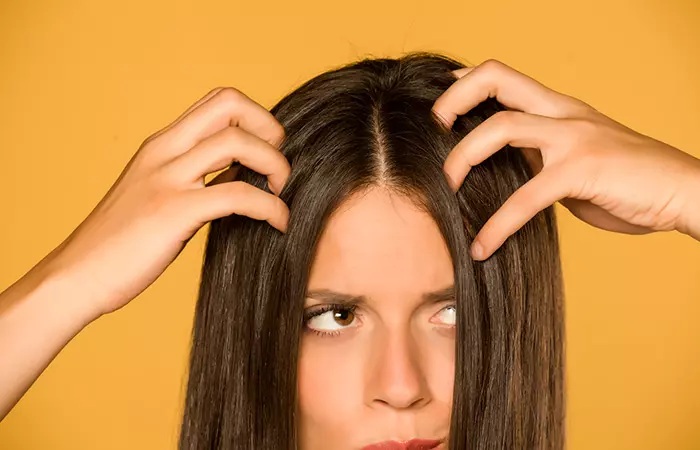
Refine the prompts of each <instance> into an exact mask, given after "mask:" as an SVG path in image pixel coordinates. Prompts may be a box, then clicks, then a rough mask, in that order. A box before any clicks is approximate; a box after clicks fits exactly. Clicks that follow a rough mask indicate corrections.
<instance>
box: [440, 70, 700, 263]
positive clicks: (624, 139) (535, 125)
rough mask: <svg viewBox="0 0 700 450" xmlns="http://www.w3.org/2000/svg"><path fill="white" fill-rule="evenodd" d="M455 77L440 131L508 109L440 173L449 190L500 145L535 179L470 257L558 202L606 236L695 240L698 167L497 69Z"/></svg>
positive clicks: (699, 223) (489, 250)
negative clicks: (461, 118)
mask: <svg viewBox="0 0 700 450" xmlns="http://www.w3.org/2000/svg"><path fill="white" fill-rule="evenodd" d="M453 73H454V74H455V75H456V76H457V77H458V79H457V81H455V83H454V84H453V85H452V86H450V87H449V88H448V89H447V90H446V91H445V92H444V93H443V94H442V95H441V96H440V97H439V98H438V99H437V101H436V102H435V104H434V105H433V112H434V113H435V114H436V115H437V116H438V117H439V118H440V119H442V121H443V122H444V123H445V124H446V126H447V127H452V124H453V123H454V121H455V119H456V117H457V116H458V115H461V114H465V113H466V112H467V111H469V110H470V109H472V108H473V107H475V106H476V105H478V104H479V103H481V102H482V101H484V100H486V99H487V98H489V97H495V98H496V99H497V100H498V101H499V102H500V103H501V104H503V105H505V106H506V107H508V108H512V110H508V111H499V112H497V113H495V114H494V115H493V116H491V117H489V118H488V119H487V120H485V121H484V122H483V123H481V124H479V125H478V126H477V127H476V128H474V130H472V131H471V132H470V133H469V134H467V136H465V137H464V139H463V140H462V141H461V142H460V143H459V144H457V146H455V148H454V149H453V150H452V151H451V152H450V154H449V155H448V157H447V159H446V160H445V163H444V171H445V174H446V175H447V179H448V182H449V184H450V186H451V187H452V188H453V190H454V191H455V192H456V191H457V190H458V189H459V187H460V186H461V185H462V183H463V182H464V179H465V177H466V176H467V174H468V173H469V170H470V169H471V167H472V166H474V165H476V164H479V163H480V162H482V161H484V160H485V159H486V158H488V157H489V156H491V155H492V154H494V153H495V152H497V151H498V150H500V149H502V148H503V147H505V146H506V145H507V144H509V145H511V146H513V147H520V148H522V149H523V151H524V152H525V156H526V157H527V159H528V161H529V162H530V164H531V165H532V167H533V168H534V170H535V173H536V175H535V176H534V177H533V178H532V179H531V180H529V181H528V182H527V183H525V184H524V185H523V186H521V187H520V188H519V189H518V190H516V191H515V192H514V193H513V195H511V196H510V197H509V198H508V200H507V201H506V202H505V203H504V204H503V205H502V206H501V207H500V209H499V210H498V211H496V213H495V214H494V215H493V216H492V217H491V218H490V219H489V220H488V221H487V222H486V224H484V226H483V227H482V229H481V230H480V231H479V233H478V235H477V236H476V238H475V239H474V243H473V244H472V248H471V253H472V257H474V258H475V259H486V258H488V257H489V256H490V255H492V254H493V253H494V252H495V251H496V250H497V249H498V248H499V247H500V246H501V245H502V244H503V242H504V241H505V240H506V239H507V238H508V237H510V236H511V235H512V234H513V233H515V232H516V231H517V230H518V229H520V228H521V227H522V226H523V225H524V224H525V223H527V222H528V221H529V220H530V219H531V218H532V217H534V216H535V215H536V214H537V213H538V212H540V211H542V210H543V209H545V208H547V207H548V206H550V205H552V204H553V203H555V202H556V201H559V202H560V203H561V204H562V205H564V206H565V207H566V208H567V209H568V210H569V211H571V212H572V213H573V214H574V215H575V216H576V217H578V218H579V219H581V220H583V221H584V222H587V223H589V224H591V225H593V226H595V227H598V228H601V229H604V230H609V231H615V232H619V233H627V234H646V233H651V232H654V231H672V230H678V231H680V232H681V233H684V234H688V235H690V236H692V237H694V238H695V239H698V240H700V159H697V158H695V157H693V156H691V155H689V154H687V153H684V152H682V151H681V150H679V149H677V148H675V147H672V146H670V145H668V144H665V143H663V142H660V141H658V140H656V139H653V138H651V137H649V136H645V135H643V134H640V133H638V132H636V131H634V130H631V129H630V128H628V127H626V126H624V125H622V124H621V123H619V122H616V121H614V120H613V119H611V118H609V117H607V116H605V115H604V114H602V113H600V112H599V111H597V110H596V109H594V108H593V107H591V106H590V105H588V104H587V103H585V102H583V101H581V100H579V99H577V98H574V97H571V96H568V95H566V94H562V93H560V92H557V91H554V90H552V89H550V88H548V87H546V86H544V85H543V84H541V83H539V82H538V81H536V80H534V79H533V78H530V77H528V76H527V75H524V74H523V73H521V72H518V71H516V70H515V69H513V68H511V67H509V66H507V65H505V64H503V63H501V62H499V61H497V60H487V61H485V62H483V63H481V64H479V65H477V66H475V67H468V68H463V69H458V70H456V71H454V72H453ZM467 182H468V181H467ZM479 246H481V247H482V250H483V251H482V252H481V253H480V254H479V249H478V247H479Z"/></svg>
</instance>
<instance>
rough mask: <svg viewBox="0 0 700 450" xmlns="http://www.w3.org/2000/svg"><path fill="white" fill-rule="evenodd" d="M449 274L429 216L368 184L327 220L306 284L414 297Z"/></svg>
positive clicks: (448, 279) (449, 277) (444, 249)
mask: <svg viewBox="0 0 700 450" xmlns="http://www.w3.org/2000/svg"><path fill="white" fill-rule="evenodd" d="M453 279H454V278H453V269H452V260H451V258H450V255H449V251H448V249H447V246H446V244H445V241H444V239H443V237H442V234H441V233H440V231H439V229H438V227H437V224H436V223H435V221H434V220H433V219H432V217H430V215H428V214H427V213H426V212H424V211H422V210H420V209H419V207H418V206H416V205H415V203H413V202H412V201H411V200H410V199H409V198H406V197H405V196H403V195H401V194H397V193H395V192H391V191H389V190H387V189H384V188H380V187H373V188H371V189H369V190H365V191H362V192H359V193H357V194H355V195H353V196H351V197H350V198H348V199H347V200H346V201H345V202H343V204H342V205H341V206H340V207H339V208H338V209H337V210H336V211H335V212H334V214H333V215H332V216H331V218H330V219H329V221H328V224H327V226H326V228H325V230H324V231H323V233H322V235H321V239H320V241H319V244H318V247H317V250H316V255H315V259H314V263H313V266H312V269H311V277H310V279H309V289H322V288H325V289H333V290H336V291H340V292H344V293H348V294H354V295H366V296H369V297H372V298H374V297H377V298H396V297H399V296H404V297H405V296H411V297H415V298H416V299H418V297H419V296H421V295H422V294H423V292H428V291H433V290H435V289H438V288H442V287H445V286H447V285H449V284H451V283H452V282H453Z"/></svg>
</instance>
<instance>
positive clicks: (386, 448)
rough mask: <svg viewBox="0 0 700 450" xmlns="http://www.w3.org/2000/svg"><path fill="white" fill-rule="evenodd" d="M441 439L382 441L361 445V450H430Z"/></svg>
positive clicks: (437, 444) (440, 442)
mask: <svg viewBox="0 0 700 450" xmlns="http://www.w3.org/2000/svg"><path fill="white" fill-rule="evenodd" d="M442 442H443V440H435V439H411V440H408V441H383V442H377V443H375V444H370V445H366V446H364V447H362V450H430V449H434V448H436V447H437V446H439V445H440V444H442Z"/></svg>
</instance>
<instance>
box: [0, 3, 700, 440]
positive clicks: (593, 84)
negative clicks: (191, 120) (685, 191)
mask: <svg viewBox="0 0 700 450" xmlns="http://www.w3.org/2000/svg"><path fill="white" fill-rule="evenodd" d="M698 23H700V3H698V2H697V0H685V1H683V0H656V1H651V0H650V1H644V2H642V1H639V0H626V1H625V0H588V1H586V2H562V1H559V0H548V1H535V0H533V1H521V0H502V1H498V2H487V1H479V2H476V1H469V0H443V1H441V2H426V1H423V0H382V1H376V0H353V1H352V2H331V1H319V0H297V1H281V0H277V1H276V2H275V1H273V2H270V1H259V2H247V1H246V2H243V1H239V0H234V1H231V0H229V1H212V0H209V1H197V2H194V1H179V0H177V1H176V0H169V1H160V0H159V1H152V0H151V1H145V2H144V1H136V0H121V1H100V2H84V1H81V2H78V1H63V2H60V4H59V2H49V1H33V2H9V1H7V0H5V1H2V2H0V69H1V70H0V98H1V99H2V102H3V105H2V106H3V107H2V108H0V205H1V207H2V209H1V211H2V212H1V213H0V214H1V215H2V217H1V218H2V220H0V253H1V255H2V257H0V290H3V289H5V288H6V287H8V286H9V285H10V284H12V283H13V282H14V281H15V280H16V279H18V278H19V277H21V276H22V275H23V274H24V273H26V272H27V271H28V270H29V269H30V268H31V267H32V266H33V265H34V264H36V262H38V261H39V260H40V259H41V258H42V257H43V256H44V255H46V254H47V253H48V252H49V251H51V250H52V249H53V248H54V247H55V246H57V245H58V244H59V243H60V242H61V241H62V240H63V239H64V238H65V237H66V236H67V235H68V234H69V233H70V232H71V231H72V230H73V229H74V228H75V227H76V226H77V225H78V224H79V223H80V222H81V221H82V220H83V219H84V218H85V216H86V215H87V214H88V213H89V212H90V211H91V210H92V208H93V207H94V206H95V205H96V204H97V203H98V202H99V200H100V199H101V198H102V196H103V195H104V194H105V193H106V192H107V190H108V189H109V187H110V186H111V185H112V183H113V182H114V181H115V180H116V177H117V176H118V175H119V173H120V172H121V170H122V169H123V167H124V166H125V165H126V163H127V162H128V160H129V159H130V157H131V156H132V155H133V153H134V152H135V151H136V149H137V148H138V146H139V145H140V144H141V142H142V141H143V140H144V139H145V138H146V137H147V136H148V135H150V134H151V133H153V132H155V131H156V130H158V129H160V128H161V127H163V126H165V125H166V124H168V123H170V122H171V121H172V120H174V119H175V118H176V117H177V116H178V115H179V114H180V113H181V112H183V111H184V110H185V109H186V108H187V107H188V106H189V105H190V104H191V103H193V102H194V101H195V100H197V99H198V98H199V97H201V96H202V95H204V94H205V93H206V92H208V91H209V90H210V89H211V88H213V87H215V86H220V85H230V86H235V87H237V88H239V89H241V90H242V91H244V92H245V93H247V94H248V95H249V96H251V97H252V98H253V99H255V100H257V101H258V102H260V103H262V104H263V105H265V106H267V107H270V106H272V105H273V104H274V103H275V102H276V101H277V100H278V99H280V98H281V97H282V95H283V94H285V93H287V92H288V91H290V90H291V89H293V88H294V87H295V86H297V85H298V84H300V83H301V82H303V81H305V80H306V79H308V78H309V77H311V76H313V75H316V74H318V73H320V72H322V71H325V70H327V69H329V68H331V67H334V66H337V65H340V64H343V63H346V62H349V61H351V60H355V59H357V58H360V57H363V56H397V55H399V54H401V53H402V52H405V51H409V50H435V51H440V52H444V53H447V54H448V55H451V56H455V57H458V58H461V59H463V60H465V61H467V62H469V63H472V64H475V63H478V62H481V61H483V60H485V59H488V58H496V59H500V60H502V61H503V62H505V63H507V64H509V65H511V66H513V67H515V68H516V69H518V70H521V71H523V72H525V73H528V74H530V75H532V76H534V77H535V78H537V79H539V80H540V81H542V82H543V83H545V84H547V85H549V86H551V87H552V88H554V89H557V90H560V91H564V92H566V93H569V94H572V95H574V96H577V97H579V98H581V99H583V100H584V101H586V102H588V103H590V104H592V105H593V106H595V107H596V108H597V109H599V110H600V111H602V112H604V113H606V114H609V115H611V116H612V117H613V118H615V119H616V120H618V121H620V122H622V123H624V124H626V125H628V126H630V127H632V128H634V129H636V130H638V131H640V132H642V133H644V134H648V135H651V136H653V137H655V138H657V139H660V140H663V141H665V142H668V143H670V144H672V145H675V146H677V147H679V148H681V149H683V150H684V151H687V152H689V153H692V154H694V155H695V156H699V157H700V137H699V135H698V124H699V123H700V109H699V108H698V105H700V83H698V80H700V28H699V27H698ZM556 208H557V212H558V214H559V226H560V232H561V247H562V253H563V264H564V276H565V283H566V294H567V304H566V321H567V323H566V327H567V332H568V337H567V339H568V347H567V357H568V366H567V370H568V375H567V383H568V422H567V427H568V443H569V444H568V447H569V450H587V449H597V450H606V449H610V450H613V449H614V450H619V449H635V450H647V449H697V448H700V382H699V381H700V347H699V345H698V343H700V327H698V326H697V322H698V320H699V318H700V243H698V242H695V241H693V240H692V239H691V238H690V237H688V236H684V235H681V234H679V233H677V232H671V233H656V234H653V235H648V236H627V235H619V234H613V233H610V232H607V231H602V230H599V229H596V228H593V227H591V226H589V225H586V224H585V223H583V222H580V221H578V219H576V218H575V217H573V216H572V215H571V214H570V213H569V212H568V210H566V209H564V208H563V207H561V206H560V205H558V204H557V206H556ZM207 229H208V227H205V228H203V229H202V230H200V232H199V233H198V234H197V235H196V236H195V237H194V238H193V239H192V241H190V243H189V244H188V246H187V247H186V249H185V250H184V251H183V253H182V254H181V255H180V256H179V258H178V259H177V260H176V261H175V262H174V263H173V264H172V265H171V266H170V267H169V268H168V269H167V270H166V272H165V273H164V274H163V276H162V277H161V278H160V279H158V280H157V281H156V282H155V283H154V284H153V285H152V286H151V287H150V288H148V289H147V290H146V291H145V292H144V293H143V294H142V295H141V296H140V297H139V298H137V299H136V300H135V301H134V302H132V303H131V304H129V305H128V306H126V307H125V308H123V309H121V310H119V311H117V312H116V313H114V314H112V315H109V316H106V317H103V318H101V319H99V320H98V321H96V322H94V323H92V324H91V325H89V326H88V327H87V328H86V329H85V330H83V331H82V332H81V333H80V334H79V335H78V336H77V337H76V338H75V339H73V340H72V341H71V342H70V343H69V345H68V346H67V347H66V348H65V349H64V350H63V351H62V352H61V353H60V354H59V355H58V357H57V358H56V359H55V360H54V361H53V362H52V363H51V365H50V366H49V367H48V369H47V370H46V371H45V372H44V374H43V375H42V376H41V377H40V378H39V379H38V380H37V382H36V383H35V384H34V385H33V386H32V388H31V389H30V390H29V391H28V393H27V394H26V395H25V396H24V398H23V399H22V400H21V401H20V402H19V403H18V405H17V406H16V407H15V408H14V410H13V411H12V412H11V413H10V414H9V415H8V416H7V417H6V419H5V420H4V421H3V422H2V423H0V448H3V449H11V450H25V449H53V450H64V449H65V450H68V449H70V450H88V449H90V450H93V449H104V450H109V449H125V448H129V449H144V450H145V449H148V450H153V449H174V448H175V446H176V436H177V432H178V420H179V415H180V411H181V402H182V398H183V397H182V396H183V392H184V378H183V375H184V373H185V368H186V364H187V351H188V339H189V333H190V327H191V321H192V317H193V311H194V304H195V300H196V294H197V287H198V282H199V270H200V264H201V261H202V257H203V248H204V240H205V233H206V230H207ZM37 332H40V330H37ZM0 370H2V368H0Z"/></svg>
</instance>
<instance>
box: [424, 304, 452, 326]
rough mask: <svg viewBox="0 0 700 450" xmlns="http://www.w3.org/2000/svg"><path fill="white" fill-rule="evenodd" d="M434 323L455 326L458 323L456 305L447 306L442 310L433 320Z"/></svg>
mask: <svg viewBox="0 0 700 450" xmlns="http://www.w3.org/2000/svg"><path fill="white" fill-rule="evenodd" d="M433 319H435V320H433ZM430 321H431V322H433V323H439V324H442V325H449V326H452V325H455V324H456V323H457V307H456V305H447V306H445V307H444V308H442V309H441V310H440V311H439V312H438V313H437V314H435V316H433V318H432V319H430Z"/></svg>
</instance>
